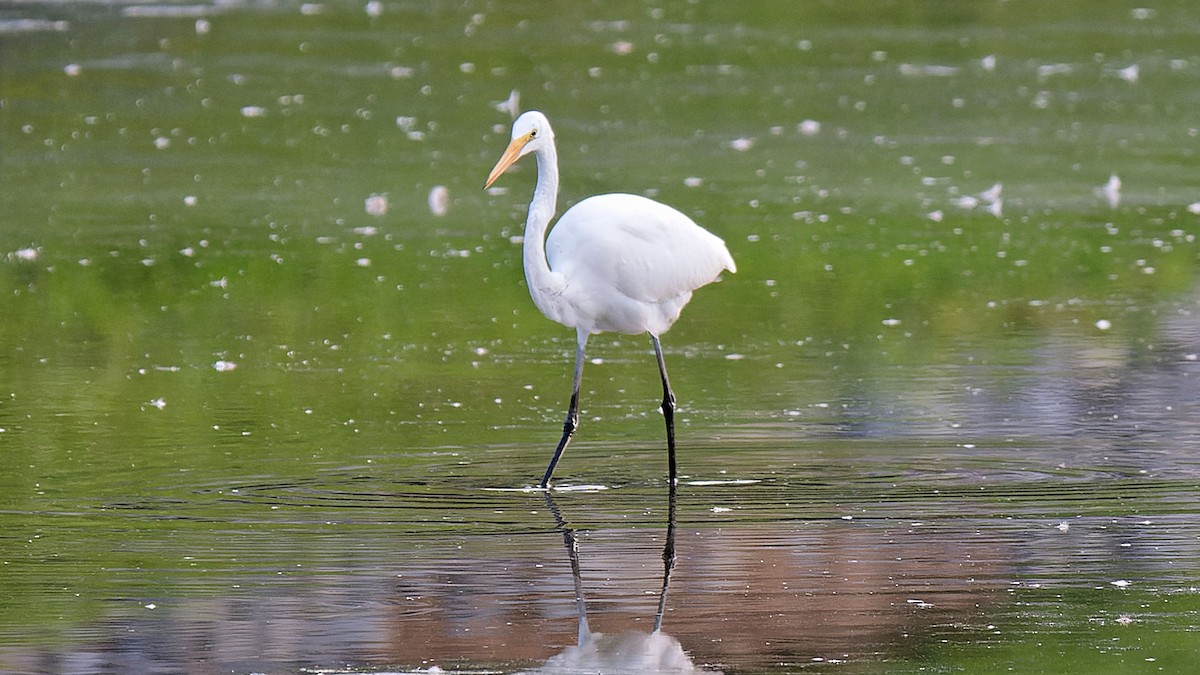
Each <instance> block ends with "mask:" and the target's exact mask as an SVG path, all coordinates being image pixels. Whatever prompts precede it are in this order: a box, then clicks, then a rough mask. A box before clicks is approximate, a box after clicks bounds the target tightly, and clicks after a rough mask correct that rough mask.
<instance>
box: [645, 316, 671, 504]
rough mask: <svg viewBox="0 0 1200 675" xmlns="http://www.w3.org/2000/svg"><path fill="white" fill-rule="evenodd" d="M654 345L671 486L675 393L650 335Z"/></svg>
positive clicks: (656, 337)
mask: <svg viewBox="0 0 1200 675" xmlns="http://www.w3.org/2000/svg"><path fill="white" fill-rule="evenodd" d="M650 341H651V342H653V343H654V356H655V357H657V358H658V373H659V375H661V376H662V385H663V401H662V411H663V418H664V419H665V420H666V421H667V478H668V479H669V480H670V482H671V485H674V484H675V392H673V391H671V382H670V380H668V379H667V363H666V361H663V353H662V345H661V344H659V342H658V336H657V335H654V334H653V333H651V334H650Z"/></svg>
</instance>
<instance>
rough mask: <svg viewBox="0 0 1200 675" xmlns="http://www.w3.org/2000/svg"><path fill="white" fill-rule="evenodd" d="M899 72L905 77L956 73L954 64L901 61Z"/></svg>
mask: <svg viewBox="0 0 1200 675" xmlns="http://www.w3.org/2000/svg"><path fill="white" fill-rule="evenodd" d="M900 74H901V75H905V76H907V77H913V76H918V75H928V76H930V77H950V76H952V75H957V74H958V68H957V67H956V66H938V65H924V66H922V65H917V64H913V63H901V64H900Z"/></svg>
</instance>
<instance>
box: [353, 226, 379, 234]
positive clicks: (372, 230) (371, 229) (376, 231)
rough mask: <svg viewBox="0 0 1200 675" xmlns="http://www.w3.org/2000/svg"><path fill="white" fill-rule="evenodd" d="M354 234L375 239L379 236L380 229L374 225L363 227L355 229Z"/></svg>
mask: <svg viewBox="0 0 1200 675" xmlns="http://www.w3.org/2000/svg"><path fill="white" fill-rule="evenodd" d="M354 234H359V235H362V236H364V237H374V236H375V235H377V234H379V228H378V227H375V226H373V225H363V226H362V227H356V228H354Z"/></svg>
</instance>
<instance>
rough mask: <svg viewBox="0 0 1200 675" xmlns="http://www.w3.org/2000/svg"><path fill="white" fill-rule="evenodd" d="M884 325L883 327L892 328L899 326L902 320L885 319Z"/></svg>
mask: <svg viewBox="0 0 1200 675" xmlns="http://www.w3.org/2000/svg"><path fill="white" fill-rule="evenodd" d="M882 323H883V325H885V326H888V327H889V328H890V327H892V326H899V325H900V319H884V320H883V321H882Z"/></svg>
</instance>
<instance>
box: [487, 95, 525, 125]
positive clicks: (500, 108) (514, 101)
mask: <svg viewBox="0 0 1200 675" xmlns="http://www.w3.org/2000/svg"><path fill="white" fill-rule="evenodd" d="M492 107H493V108H495V109H496V112H506V113H508V114H509V115H510V116H511V117H512V118H513V119H514V120H515V119H517V115H520V114H521V92H519V91H517V90H516V89H513V90H512V91H510V92H508V98H506V99H504V100H503V101H497V102H496V103H493V104H492Z"/></svg>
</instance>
